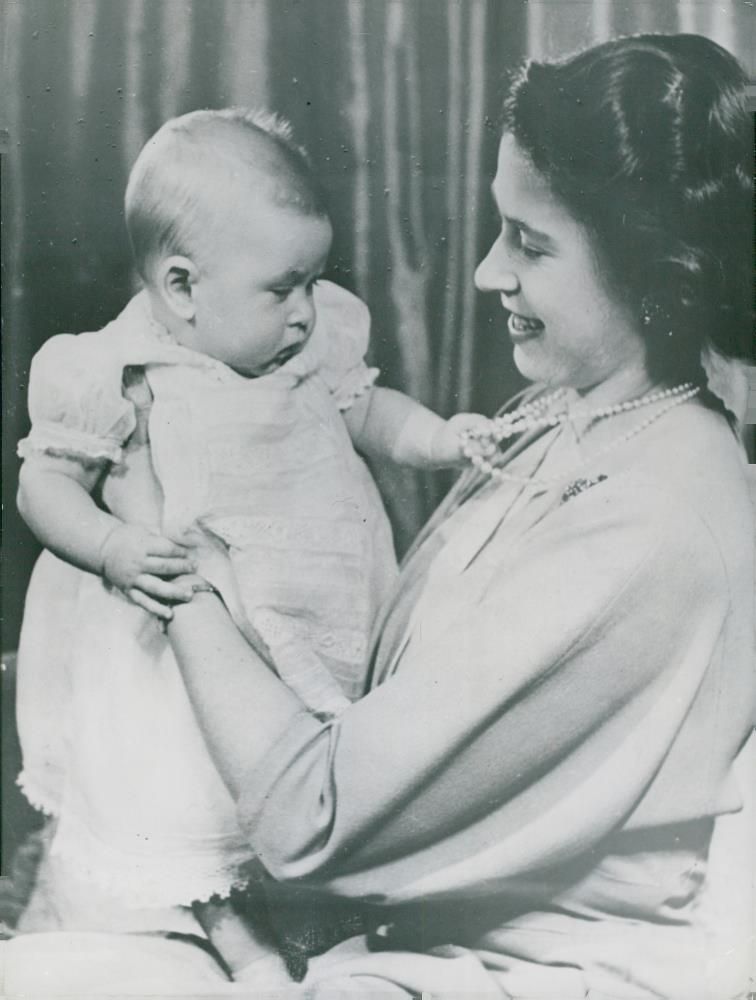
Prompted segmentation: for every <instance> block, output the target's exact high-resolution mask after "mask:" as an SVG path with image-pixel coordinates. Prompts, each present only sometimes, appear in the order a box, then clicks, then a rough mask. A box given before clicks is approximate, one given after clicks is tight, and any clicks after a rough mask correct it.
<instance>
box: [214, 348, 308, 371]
mask: <svg viewBox="0 0 756 1000" xmlns="http://www.w3.org/2000/svg"><path fill="white" fill-rule="evenodd" d="M303 347H304V344H290V345H289V346H288V347H284V348H282V349H281V350H280V351H278V353H277V354H274V355H273V357H272V358H271V359H270V361H266V362H264V363H263V364H261V365H229V368H231V369H233V371H235V372H236V374H237V375H242V376H243V377H244V378H260V376H262V375H270V373H271V372H274V371H276V370H277V369H278V368H280V367H281V366H282V365H285V364H286V362H287V361H291V359H292V358H294V357H296V355H297V354H299V353H300V352H301V350H302V348H303Z"/></svg>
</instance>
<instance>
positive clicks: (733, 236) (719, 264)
mask: <svg viewBox="0 0 756 1000" xmlns="http://www.w3.org/2000/svg"><path fill="white" fill-rule="evenodd" d="M745 84H746V76H745V74H744V72H743V70H742V68H741V67H740V64H739V63H738V62H737V60H736V59H735V58H734V57H733V56H731V55H730V54H729V53H728V52H726V51H725V50H724V49H723V48H721V47H720V46H719V45H717V44H716V43H715V42H712V41H710V40H709V39H707V38H703V37H700V36H698V35H649V34H645V35H636V36H632V37H626V38H619V39H616V40H613V41H610V42H606V43H604V44H602V45H598V46H596V47H594V48H591V49H588V50H586V51H584V52H581V53H578V54H577V55H574V56H571V57H568V58H566V59H562V60H560V61H557V62H535V61H531V62H529V63H527V64H526V65H525V66H524V67H523V68H522V69H520V70H519V71H518V72H517V74H516V75H515V76H514V77H513V79H512V81H511V84H510V89H509V93H508V96H507V98H506V100H505V103H504V116H503V128H504V130H505V131H507V132H510V133H511V134H512V135H513V136H514V138H515V140H516V141H517V143H518V145H519V147H520V149H521V150H522V152H524V153H525V154H526V155H527V156H528V157H529V159H530V160H531V161H532V163H533V165H534V166H535V168H536V169H537V170H538V171H539V172H540V173H541V174H542V175H543V176H544V178H545V179H546V180H547V182H548V183H549V185H550V187H551V189H552V191H553V192H554V194H555V195H556V196H557V197H558V198H560V199H561V201H562V203H563V204H564V205H565V206H566V208H567V209H568V210H569V211H570V213H571V214H572V215H573V217H574V218H575V219H576V220H577V221H578V222H580V223H582V224H583V225H584V226H586V228H587V229H588V231H589V232H590V233H591V234H592V236H593V244H594V249H595V251H596V253H597V256H598V257H599V259H600V261H601V262H602V265H603V267H604V270H605V273H606V275H607V277H608V279H609V282H610V284H611V285H612V286H613V287H614V289H615V290H616V292H618V293H619V294H620V295H621V296H622V297H623V299H624V300H625V301H626V302H627V303H628V304H629V306H630V307H631V308H632V309H633V310H634V311H635V314H636V315H637V316H638V317H639V320H641V324H642V328H643V330H644V331H645V333H646V344H647V358H648V366H649V371H650V374H651V375H652V377H654V378H656V379H658V380H659V381H661V382H665V383H672V382H679V381H681V380H686V379H691V380H693V381H696V382H700V383H701V384H702V386H704V387H706V376H705V374H704V372H703V369H702V360H701V359H702V350H703V349H704V348H706V347H708V348H713V349H714V350H716V351H718V352H719V353H721V354H723V355H725V356H727V357H740V358H750V357H752V354H753V324H752V320H753V285H752V275H751V249H752V243H751V241H752V233H753V228H752V227H753V215H752V152H753V145H752V143H753V133H752V123H751V121H750V116H749V114H748V112H747V109H746V104H745ZM704 395H705V396H707V397H708V399H707V401H708V402H709V404H710V405H711V404H714V405H717V406H718V408H720V409H721V404H720V403H719V401H718V400H716V399H714V398H712V396H711V393H709V392H708V391H705V393H704Z"/></svg>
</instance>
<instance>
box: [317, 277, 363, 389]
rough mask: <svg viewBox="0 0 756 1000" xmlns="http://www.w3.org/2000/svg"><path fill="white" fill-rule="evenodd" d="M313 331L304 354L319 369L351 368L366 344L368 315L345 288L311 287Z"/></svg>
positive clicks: (327, 284) (323, 284)
mask: <svg viewBox="0 0 756 1000" xmlns="http://www.w3.org/2000/svg"><path fill="white" fill-rule="evenodd" d="M314 301H315V312H316V319H315V327H314V329H313V331H312V336H311V337H310V340H309V343H308V345H307V346H308V351H309V352H310V354H311V356H312V357H313V359H314V360H316V361H317V362H318V363H319V366H321V367H325V368H334V369H337V370H338V369H341V370H344V371H347V370H349V369H350V368H353V367H354V366H355V365H356V364H357V363H358V362H360V361H361V360H362V359H363V358H364V356H365V352H366V351H367V349H368V344H369V341H370V311H369V310H368V307H367V306H366V305H365V303H364V302H363V301H362V300H361V299H359V298H358V297H357V296H356V295H353V294H352V292H348V291H347V290H346V288H342V287H341V286H340V285H335V284H334V283H333V282H331V281H320V282H318V284H317V285H316V286H315V291H314Z"/></svg>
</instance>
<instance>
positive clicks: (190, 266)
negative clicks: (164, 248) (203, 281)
mask: <svg viewBox="0 0 756 1000" xmlns="http://www.w3.org/2000/svg"><path fill="white" fill-rule="evenodd" d="M155 277H156V279H157V280H156V285H157V288H158V291H159V292H160V297H161V298H162V299H163V301H164V302H165V304H166V306H168V308H169V309H170V311H171V312H172V313H173V314H174V315H175V316H177V317H178V318H179V319H183V320H184V321H185V322H187V323H190V322H191V321H192V320H193V319H194V316H195V313H196V311H197V306H196V302H195V294H194V290H195V285H196V284H197V279H198V278H199V271H198V270H197V267H196V265H195V263H194V261H192V260H190V259H189V257H182V256H179V255H177V254H175V255H174V256H172V257H164V258H163V260H161V261H160V263H159V265H158V268H157V274H156V276H155Z"/></svg>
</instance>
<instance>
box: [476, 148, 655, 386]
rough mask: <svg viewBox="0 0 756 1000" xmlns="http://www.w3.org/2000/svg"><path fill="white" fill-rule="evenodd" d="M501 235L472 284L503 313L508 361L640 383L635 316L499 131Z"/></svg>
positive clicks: (572, 378)
mask: <svg viewBox="0 0 756 1000" xmlns="http://www.w3.org/2000/svg"><path fill="white" fill-rule="evenodd" d="M492 191H493V196H494V199H495V201H496V206H497V208H498V210H499V215H500V216H501V233H500V235H499V237H498V239H497V240H496V242H495V243H494V245H493V246H492V247H491V249H490V250H489V252H488V255H487V256H486V258H485V259H484V260H483V261H482V262H481V263H480V265H479V266H478V269H477V271H476V273H475V283H476V285H477V286H478V288H479V289H480V290H481V291H485V292H498V293H499V296H500V298H501V304H502V306H503V307H504V308H505V309H506V310H507V311H508V312H509V313H510V317H509V324H508V327H509V336H510V338H511V339H512V342H513V344H514V360H515V364H516V365H517V367H518V369H519V370H520V372H521V373H522V374H523V375H524V376H525V378H527V379H530V380H531V381H534V382H545V383H547V384H549V385H557V386H570V387H572V388H574V389H580V390H588V389H592V388H594V387H598V386H600V385H601V386H604V388H605V389H609V388H610V387H613V388H614V389H615V390H616V391H617V393H619V394H621V395H624V394H625V393H632V392H642V391H644V390H645V389H646V388H647V386H648V381H649V380H648V376H647V373H646V352H645V346H644V341H643V335H642V333H641V330H640V326H639V324H638V322H637V320H636V318H635V317H634V316H633V315H632V314H631V313H630V310H629V309H628V308H627V306H626V305H625V303H623V302H622V301H621V300H620V299H619V298H618V296H617V295H616V294H615V293H613V292H612V290H611V289H610V288H609V287H608V284H607V283H606V282H605V281H604V279H603V277H602V274H601V262H600V261H597V260H596V258H595V256H594V253H593V249H592V244H591V240H590V237H589V234H588V232H587V230H586V229H585V227H584V226H582V225H581V224H580V223H578V222H577V221H576V220H575V219H574V218H573V217H572V216H571V215H570V214H569V212H568V211H567V210H566V208H564V207H563V205H562V204H561V202H560V201H558V200H557V198H556V197H555V196H554V195H553V194H552V193H551V191H550V189H549V186H548V184H547V182H546V180H545V179H544V178H543V176H542V175H541V174H540V173H539V172H538V171H537V170H536V169H535V168H534V167H533V166H532V165H531V163H530V161H529V160H528V159H527V157H525V156H524V155H523V154H522V153H521V152H520V150H519V148H518V146H517V144H516V142H515V140H514V138H513V137H512V136H511V135H509V134H505V135H504V137H503V139H502V141H501V146H500V147H499V161H498V167H497V171H496V177H495V178H494V181H493V185H492Z"/></svg>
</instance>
